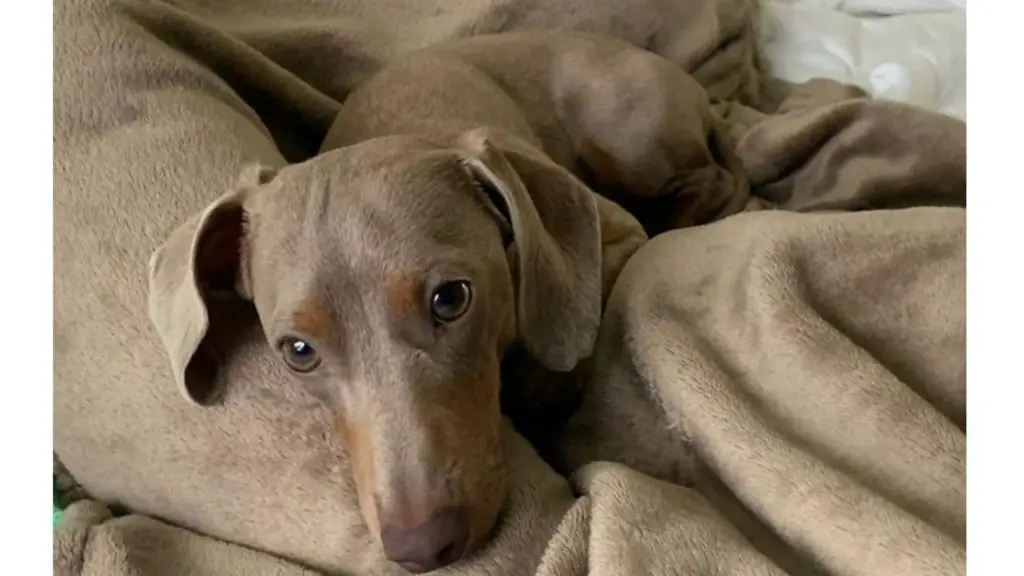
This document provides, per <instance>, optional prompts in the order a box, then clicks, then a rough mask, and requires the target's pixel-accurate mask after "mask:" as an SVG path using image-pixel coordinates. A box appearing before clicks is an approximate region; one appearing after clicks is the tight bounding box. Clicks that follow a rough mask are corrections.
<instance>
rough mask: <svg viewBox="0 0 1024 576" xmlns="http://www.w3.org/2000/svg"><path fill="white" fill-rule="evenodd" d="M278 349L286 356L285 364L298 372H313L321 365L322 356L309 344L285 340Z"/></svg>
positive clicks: (293, 339)
mask: <svg viewBox="0 0 1024 576" xmlns="http://www.w3.org/2000/svg"><path fill="white" fill-rule="evenodd" d="M278 347H279V348H280V349H281V354H282V355H283V356H284V362H285V364H287V365H288V367H289V368H291V369H292V370H294V371H296V372H301V373H306V372H312V371H313V370H316V367H317V366H319V365H320V355H319V354H317V352H316V350H315V349H314V348H313V347H312V346H310V345H309V342H306V341H304V340H299V339H298V338H284V339H282V340H281V342H280V343H279V344H278Z"/></svg>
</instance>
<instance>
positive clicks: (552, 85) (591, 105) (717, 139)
mask: <svg viewBox="0 0 1024 576" xmlns="http://www.w3.org/2000/svg"><path fill="white" fill-rule="evenodd" d="M556 34H557V37H556ZM556 34H553V33H551V32H544V31H541V32H519V33H515V34H501V35H491V36H478V37H473V38H467V39H463V40H458V41H453V42H449V43H445V44H440V45H437V46H433V47H431V48H429V49H427V50H423V51H420V52H416V53H413V54H409V55H406V56H404V57H400V58H399V59H397V60H396V61H395V62H393V63H392V64H391V65H389V66H388V67H387V68H385V69H384V70H382V71H381V72H379V73H378V74H376V75H375V76H374V77H372V78H371V79H369V80H368V81H367V82H366V83H364V84H363V85H361V86H360V87H359V88H357V89H356V90H355V91H354V92H353V93H352V94H351V95H350V96H349V98H348V99H347V100H346V101H345V106H344V108H343V109H342V111H341V113H340V114H339V116H338V118H337V119H336V120H335V123H334V125H333V126H332V127H331V130H330V132H329V133H328V135H327V137H326V139H325V141H324V144H323V147H322V148H321V151H326V150H332V149H336V148H340V147H343V146H346V145H349V144H353V143H356V142H362V141H365V140H369V139H372V138H376V137H380V136H390V135H399V134H431V135H435V136H439V137H444V136H445V135H448V136H449V137H454V136H456V135H458V134H460V133H463V132H466V131H468V130H472V129H478V128H482V127H486V128H489V129H491V130H492V134H493V133H495V132H496V133H498V134H501V135H503V136H504V137H514V138H516V139H518V140H520V141H521V144H525V145H528V146H529V147H532V148H533V149H534V150H535V151H537V152H542V153H544V154H546V155H547V156H548V157H549V158H550V159H551V160H552V161H554V162H555V163H556V164H558V165H560V166H562V167H564V168H566V169H568V170H570V171H572V172H574V173H575V174H576V175H577V176H578V177H580V178H581V179H583V180H584V181H585V182H586V184H588V186H590V187H591V188H592V189H595V190H597V191H599V192H600V193H601V194H602V195H604V196H606V197H608V198H611V199H613V200H616V201H617V202H618V203H620V204H622V205H624V206H627V207H628V208H629V209H630V211H631V212H633V213H634V215H636V216H638V217H639V219H640V220H641V222H642V223H643V225H644V226H645V227H646V228H647V230H648V232H649V233H658V232H662V231H664V230H666V229H670V228H680V227H685V226H690V225H694V224H702V223H704V222H708V221H711V220H714V219H718V218H721V217H723V216H725V215H728V214H731V213H734V212H737V211H739V210H741V209H743V207H744V206H745V205H746V202H747V198H748V190H747V182H746V179H745V178H744V176H743V170H742V167H741V166H740V163H739V160H738V159H737V158H736V156H735V154H734V153H733V147H732V144H731V143H730V142H729V139H728V137H727V136H726V135H725V134H724V131H723V130H722V127H721V126H720V125H719V124H717V123H716V122H715V119H714V118H713V117H712V115H711V113H710V107H709V104H708V96H707V93H706V92H705V91H704V89H703V88H702V87H701V86H700V85H699V84H697V82H696V81H695V80H694V79H693V78H691V77H690V76H689V75H687V74H685V73H683V72H682V71H681V70H680V69H679V68H678V66H676V65H675V64H673V63H671V62H669V61H668V60H665V59H664V58H661V57H659V56H657V55H655V54H653V53H651V52H646V51H643V50H640V49H638V48H636V47H634V46H632V45H630V44H628V43H626V42H622V41H620V40H615V39H611V38H607V37H603V36H595V35H591V34H584V33H575V32H574V33H564V34H563V33H556ZM412 86H415V89H410V87H412ZM492 137H494V136H492Z"/></svg>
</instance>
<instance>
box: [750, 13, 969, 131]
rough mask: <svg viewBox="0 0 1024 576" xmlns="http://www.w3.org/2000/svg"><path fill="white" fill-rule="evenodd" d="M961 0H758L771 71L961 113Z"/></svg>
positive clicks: (963, 86) (963, 60)
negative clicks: (830, 80) (761, 1)
mask: <svg viewBox="0 0 1024 576" xmlns="http://www.w3.org/2000/svg"><path fill="white" fill-rule="evenodd" d="M966 22H967V19H966V0H765V2H764V16H763V24H762V31H761V44H762V47H763V50H764V54H765V55H766V57H767V59H768V62H769V64H770V66H771V68H772V71H773V73H774V74H775V75H777V76H779V77H781V78H784V79H787V80H794V81H802V80H806V79H808V78H812V77H822V76H824V77H827V78H833V79H836V80H839V81H842V82H848V83H851V84H856V85H858V86H860V87H861V88H864V89H865V90H867V91H868V92H869V93H871V94H872V95H874V96H876V97H880V98H889V99H892V100H899V101H902V102H909V103H912V104H917V105H920V106H924V107H927V108H930V109H932V110H937V111H940V112H944V113H947V114H950V115H953V116H956V117H958V118H962V119H966V117H967V109H966V106H967V100H966V99H967V96H966V92H967V83H966V67H967V57H966V52H967V36H966V34H967V23H966Z"/></svg>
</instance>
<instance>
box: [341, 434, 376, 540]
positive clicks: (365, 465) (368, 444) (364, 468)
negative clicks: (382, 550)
mask: <svg viewBox="0 0 1024 576" xmlns="http://www.w3.org/2000/svg"><path fill="white" fill-rule="evenodd" d="M334 424H335V429H336V430H337V431H338V434H339V435H340V436H341V441H342V443H343V444H344V445H345V449H346V450H347V451H348V456H349V462H350V464H351V468H352V476H353V480H355V482H356V492H357V495H358V496H359V508H360V509H361V510H362V513H363V520H365V521H366V525H367V526H368V527H369V528H370V531H371V532H372V533H375V534H376V533H378V532H380V519H379V518H378V517H377V501H376V490H377V466H376V464H375V463H374V458H373V449H374V446H373V435H372V434H371V433H370V432H369V430H367V429H366V428H365V427H364V426H360V425H359V424H356V423H352V422H349V421H348V420H346V419H344V418H336V419H335V421H334Z"/></svg>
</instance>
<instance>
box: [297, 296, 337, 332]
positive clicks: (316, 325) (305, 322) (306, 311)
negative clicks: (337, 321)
mask: <svg viewBox="0 0 1024 576" xmlns="http://www.w3.org/2000/svg"><path fill="white" fill-rule="evenodd" d="M292 321H293V322H295V327H296V328H297V329H299V330H300V331H301V332H302V333H304V334H307V335H309V336H311V337H313V338H317V339H322V338H326V337H327V334H328V333H329V332H330V327H331V319H330V316H329V315H328V314H327V312H325V311H324V310H323V309H322V308H321V307H320V306H319V305H318V304H317V303H316V302H313V301H312V300H303V301H302V302H300V303H299V305H298V306H296V308H295V312H293V313H292Z"/></svg>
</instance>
